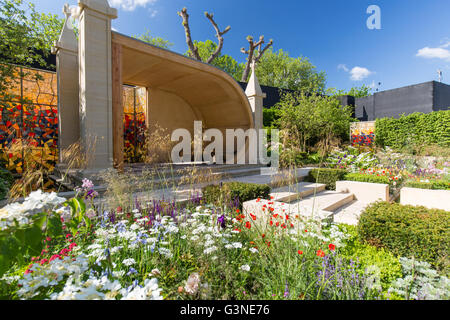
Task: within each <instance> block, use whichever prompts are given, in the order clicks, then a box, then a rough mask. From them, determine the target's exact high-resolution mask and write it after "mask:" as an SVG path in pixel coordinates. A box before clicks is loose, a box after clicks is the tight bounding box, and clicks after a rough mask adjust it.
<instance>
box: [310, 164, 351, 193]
mask: <svg viewBox="0 0 450 320" xmlns="http://www.w3.org/2000/svg"><path fill="white" fill-rule="evenodd" d="M346 174H347V171H346V170H343V169H329V168H314V169H311V171H309V174H308V176H307V177H306V181H309V182H316V183H324V184H326V188H327V189H328V190H336V181H340V180H345V179H344V177H345V175H346Z"/></svg>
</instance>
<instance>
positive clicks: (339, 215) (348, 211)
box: [333, 200, 369, 225]
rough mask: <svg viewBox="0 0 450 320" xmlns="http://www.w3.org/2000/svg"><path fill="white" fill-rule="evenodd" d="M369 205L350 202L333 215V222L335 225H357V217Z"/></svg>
mask: <svg viewBox="0 0 450 320" xmlns="http://www.w3.org/2000/svg"><path fill="white" fill-rule="evenodd" d="M368 205H369V203H366V202H361V201H357V200H355V201H352V202H351V203H349V204H347V205H345V206H343V207H341V208H339V209H338V210H337V211H336V212H335V213H334V214H333V221H334V222H336V223H345V224H350V225H357V224H358V220H359V216H360V215H361V213H362V212H363V210H364V209H365V208H366V207H367V206H368Z"/></svg>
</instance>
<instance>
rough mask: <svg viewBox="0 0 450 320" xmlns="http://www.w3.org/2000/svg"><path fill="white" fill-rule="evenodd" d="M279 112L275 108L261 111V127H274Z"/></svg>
mask: <svg viewBox="0 0 450 320" xmlns="http://www.w3.org/2000/svg"><path fill="white" fill-rule="evenodd" d="M278 113H279V110H278V109H276V108H264V109H263V125H264V127H271V128H272V127H274V126H275V122H276V120H277V119H278V118H279V115H278Z"/></svg>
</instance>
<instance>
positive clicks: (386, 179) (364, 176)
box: [345, 173, 390, 184]
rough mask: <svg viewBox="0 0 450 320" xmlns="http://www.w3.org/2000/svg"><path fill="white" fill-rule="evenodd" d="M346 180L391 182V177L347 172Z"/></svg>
mask: <svg viewBox="0 0 450 320" xmlns="http://www.w3.org/2000/svg"><path fill="white" fill-rule="evenodd" d="M345 180H348V181H359V182H371V183H384V184H389V183H390V182H389V177H386V176H375V175H370V174H362V173H347V174H346V175H345Z"/></svg>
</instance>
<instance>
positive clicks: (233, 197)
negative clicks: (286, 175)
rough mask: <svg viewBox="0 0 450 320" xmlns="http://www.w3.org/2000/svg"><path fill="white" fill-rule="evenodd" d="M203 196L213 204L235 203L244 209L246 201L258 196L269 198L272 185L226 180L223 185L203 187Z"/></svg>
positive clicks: (207, 201)
mask: <svg viewBox="0 0 450 320" xmlns="http://www.w3.org/2000/svg"><path fill="white" fill-rule="evenodd" d="M202 194H203V196H202V198H203V200H205V202H206V203H213V204H223V203H224V202H225V203H226V204H232V205H233V204H235V201H239V202H238V203H237V206H238V207H239V208H240V209H242V204H243V203H244V202H245V201H249V200H253V199H256V198H264V199H268V198H269V194H270V187H269V186H268V185H266V184H256V183H244V182H225V183H222V184H221V185H217V184H216V185H209V186H206V187H204V188H203V189H202Z"/></svg>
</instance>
